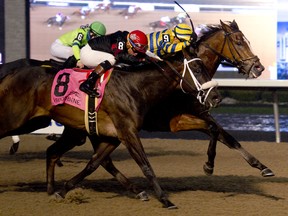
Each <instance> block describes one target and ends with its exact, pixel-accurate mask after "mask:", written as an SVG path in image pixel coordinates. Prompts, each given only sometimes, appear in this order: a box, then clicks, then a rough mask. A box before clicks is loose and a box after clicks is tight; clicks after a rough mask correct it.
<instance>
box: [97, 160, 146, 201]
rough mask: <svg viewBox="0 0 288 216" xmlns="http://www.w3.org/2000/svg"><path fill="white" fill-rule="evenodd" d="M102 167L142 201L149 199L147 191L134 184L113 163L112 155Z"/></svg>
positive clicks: (103, 162)
mask: <svg viewBox="0 0 288 216" xmlns="http://www.w3.org/2000/svg"><path fill="white" fill-rule="evenodd" d="M101 165H102V167H103V168H104V169H105V170H106V171H107V172H109V173H110V174H111V175H112V176H114V177H115V178H116V180H117V181H118V182H120V183H121V184H122V185H123V186H124V187H125V188H126V189H127V190H129V191H131V192H132V193H134V194H135V195H136V197H137V198H139V199H141V200H142V201H148V200H149V198H148V195H147V193H146V192H145V191H141V190H140V189H138V188H137V187H136V185H134V184H132V183H131V182H130V181H129V180H128V179H127V178H126V176H124V175H123V174H122V173H121V172H120V171H119V170H118V169H117V168H116V167H115V166H114V164H113V162H112V160H111V158H110V157H107V158H106V159H105V160H104V161H102V163H101Z"/></svg>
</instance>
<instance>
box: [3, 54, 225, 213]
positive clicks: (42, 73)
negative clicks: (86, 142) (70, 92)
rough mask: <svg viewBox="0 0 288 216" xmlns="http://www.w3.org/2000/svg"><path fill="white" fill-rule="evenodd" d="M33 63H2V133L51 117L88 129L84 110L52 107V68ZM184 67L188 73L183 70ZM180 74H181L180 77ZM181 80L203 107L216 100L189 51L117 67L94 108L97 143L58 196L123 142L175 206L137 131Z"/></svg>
mask: <svg viewBox="0 0 288 216" xmlns="http://www.w3.org/2000/svg"><path fill="white" fill-rule="evenodd" d="M183 61H184V64H183ZM17 64H18V65H21V64H22V67H17V66H15V65H17ZM36 64H37V62H36V63H35V62H33V63H32V64H31V62H29V61H28V63H25V60H24V62H21V61H20V62H12V63H11V64H9V63H7V64H5V65H4V66H3V67H1V73H0V77H1V85H0V99H1V101H2V102H3V106H1V109H2V111H3V112H1V113H0V119H1V120H0V137H4V136H8V135H13V134H21V133H28V132H31V131H33V130H35V129H39V128H41V127H46V126H48V124H49V122H50V119H51V118H52V119H54V120H55V121H57V122H59V123H61V124H63V125H65V126H67V128H73V129H74V130H77V131H82V132H83V133H86V132H85V123H84V112H83V111H82V110H79V109H77V108H74V107H71V106H69V105H61V106H52V105H51V100H50V92H51V86H52V81H53V78H54V76H55V69H53V68H50V67H41V66H31V65H36ZM184 65H185V68H186V69H189V72H190V73H185V72H186V70H183V68H184ZM5 72H6V73H5ZM182 75H183V76H184V75H185V76H184V78H182V77H181V76H182ZM181 80H184V81H186V82H183V83H184V84H183V86H182V88H183V89H184V90H185V91H186V92H189V93H190V94H192V95H194V96H196V95H198V96H199V94H201V97H200V99H201V103H203V104H204V105H206V106H207V107H211V106H216V105H217V104H218V103H219V101H220V100H219V95H218V92H217V90H216V89H215V88H214V87H215V83H214V82H213V81H210V80H211V77H210V76H209V75H208V74H207V72H206V70H205V67H203V63H202V62H201V60H200V59H198V58H195V55H192V54H191V53H190V52H188V49H187V50H183V53H182V52H180V53H177V54H176V55H175V56H172V57H171V58H169V59H167V60H166V61H163V62H158V63H157V65H156V66H155V64H153V63H152V64H150V65H146V66H143V67H137V70H136V71H129V72H127V71H122V70H117V69H115V70H114V72H113V74H112V76H111V78H110V81H109V84H108V85H107V89H106V93H105V96H104V99H103V102H102V105H101V108H100V110H99V112H98V128H99V130H98V132H99V136H95V137H94V136H93V138H94V140H95V141H93V139H91V140H92V141H93V144H95V145H94V147H95V154H94V155H93V157H92V159H91V161H90V162H89V163H88V165H87V167H86V168H85V169H84V170H83V171H82V172H81V173H79V174H78V175H76V176H75V177H74V178H72V179H71V180H69V181H68V182H67V183H66V184H65V187H64V188H63V190H62V191H61V192H60V193H59V194H60V195H61V196H63V197H64V196H65V194H66V193H67V191H69V190H70V189H72V188H74V186H75V184H77V183H78V182H79V181H81V180H82V179H84V178H85V176H87V175H89V174H90V173H92V172H93V171H94V170H96V169H97V167H98V166H99V165H100V164H102V163H103V160H104V159H105V158H106V157H108V156H109V155H110V153H111V152H113V151H114V150H115V149H116V148H117V146H118V145H119V144H120V143H123V144H124V145H125V146H126V147H127V149H128V151H129V153H130V154H131V156H132V157H133V159H134V160H135V161H136V162H137V164H138V165H139V166H140V168H141V169H142V172H143V174H144V175H145V176H146V177H147V179H148V180H149V181H150V183H151V184H152V185H153V188H154V190H155V192H156V196H157V198H158V199H159V201H161V202H162V203H163V205H164V206H165V207H167V208H173V207H175V206H174V204H173V203H171V202H170V201H169V199H168V197H167V195H166V194H165V193H164V192H163V190H162V189H161V187H160V185H159V183H158V180H157V178H156V176H155V174H154V171H153V169H152V167H151V165H150V163H149V161H148V159H147V156H146V154H145V151H144V148H143V146H142V144H141V141H140V138H139V136H138V130H140V129H141V127H142V124H143V119H144V116H145V114H146V113H147V111H148V110H149V109H150V108H151V107H152V106H154V105H155V104H157V103H159V102H160V101H161V100H163V99H165V97H168V96H169V95H170V94H171V93H173V92H174V91H175V89H176V87H177V86H178V85H179V83H180V81H181ZM204 87H205V88H204ZM206 94H207V95H206ZM203 98H205V100H203ZM15 117H17V118H15ZM47 121H48V122H47ZM96 141H97V143H96ZM96 144H97V145H96ZM50 153H51V152H50ZM48 192H49V188H48Z"/></svg>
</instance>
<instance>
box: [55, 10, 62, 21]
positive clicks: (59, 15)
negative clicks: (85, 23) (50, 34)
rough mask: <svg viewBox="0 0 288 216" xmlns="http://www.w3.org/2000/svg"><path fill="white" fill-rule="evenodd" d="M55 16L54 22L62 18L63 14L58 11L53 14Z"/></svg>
mask: <svg viewBox="0 0 288 216" xmlns="http://www.w3.org/2000/svg"><path fill="white" fill-rule="evenodd" d="M55 18H56V22H61V21H62V19H63V18H64V14H63V13H61V12H59V13H57V14H56V15H55Z"/></svg>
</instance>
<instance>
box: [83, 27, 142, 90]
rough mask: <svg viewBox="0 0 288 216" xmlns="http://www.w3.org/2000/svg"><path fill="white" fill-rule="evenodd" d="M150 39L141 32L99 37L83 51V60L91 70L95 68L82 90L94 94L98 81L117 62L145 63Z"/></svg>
mask: <svg viewBox="0 0 288 216" xmlns="http://www.w3.org/2000/svg"><path fill="white" fill-rule="evenodd" d="M147 45H148V39H147V37H146V35H145V33H144V32H142V31H139V30H134V31H131V32H130V33H129V32H127V31H117V32H115V33H112V34H109V35H106V36H103V37H97V38H94V39H92V40H90V41H89V42H88V44H87V45H86V46H84V47H83V48H82V49H81V53H80V56H81V60H82V62H83V64H84V65H85V66H87V67H89V68H95V69H94V70H93V72H92V73H91V74H90V75H89V77H88V79H87V80H85V81H84V82H83V83H81V85H80V90H81V91H83V92H85V93H87V94H90V95H91V94H93V93H95V91H94V86H95V82H96V80H97V79H98V78H99V77H100V76H101V75H102V74H103V73H104V72H105V71H107V70H109V69H110V68H112V67H113V65H114V64H115V63H116V62H123V63H126V64H134V63H140V62H143V61H145V53H146V51H147Z"/></svg>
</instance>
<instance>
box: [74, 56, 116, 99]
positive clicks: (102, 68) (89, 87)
mask: <svg viewBox="0 0 288 216" xmlns="http://www.w3.org/2000/svg"><path fill="white" fill-rule="evenodd" d="M111 67H112V65H111V64H110V62H109V61H107V60H106V61H104V62H101V63H100V64H99V65H98V66H97V67H96V68H95V69H94V70H93V71H92V73H91V74H90V75H89V77H88V78H87V80H85V81H84V82H83V83H81V85H80V86H79V89H80V90H81V91H83V92H85V93H86V94H88V95H92V94H96V95H97V92H96V91H95V90H94V88H95V84H96V80H97V79H98V78H99V77H100V76H101V75H102V74H104V73H105V72H106V71H107V70H109V69H110V68H111Z"/></svg>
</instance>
